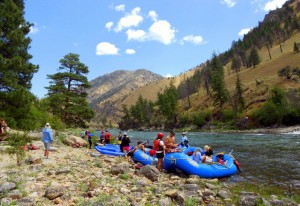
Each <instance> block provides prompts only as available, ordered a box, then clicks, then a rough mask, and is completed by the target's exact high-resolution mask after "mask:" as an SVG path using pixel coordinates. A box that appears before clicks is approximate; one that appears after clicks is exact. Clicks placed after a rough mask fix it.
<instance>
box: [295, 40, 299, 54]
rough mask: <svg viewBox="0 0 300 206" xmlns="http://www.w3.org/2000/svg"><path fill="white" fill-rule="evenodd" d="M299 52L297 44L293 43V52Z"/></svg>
mask: <svg viewBox="0 0 300 206" xmlns="http://www.w3.org/2000/svg"><path fill="white" fill-rule="evenodd" d="M299 51H300V49H299V46H298V44H297V42H294V52H297V53H298V52H299Z"/></svg>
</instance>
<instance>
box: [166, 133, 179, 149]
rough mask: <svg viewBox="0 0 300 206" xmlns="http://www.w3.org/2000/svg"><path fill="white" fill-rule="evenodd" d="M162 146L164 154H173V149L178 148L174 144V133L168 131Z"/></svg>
mask: <svg viewBox="0 0 300 206" xmlns="http://www.w3.org/2000/svg"><path fill="white" fill-rule="evenodd" d="M164 144H165V151H166V152H174V151H175V148H177V147H178V144H175V132H174V131H173V130H172V131H170V134H169V135H168V136H167V137H166V139H165V141H164Z"/></svg>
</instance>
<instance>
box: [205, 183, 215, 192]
mask: <svg viewBox="0 0 300 206" xmlns="http://www.w3.org/2000/svg"><path fill="white" fill-rule="evenodd" d="M205 187H207V188H208V189H211V190H214V189H216V188H217V186H215V185H213V184H210V183H206V184H205Z"/></svg>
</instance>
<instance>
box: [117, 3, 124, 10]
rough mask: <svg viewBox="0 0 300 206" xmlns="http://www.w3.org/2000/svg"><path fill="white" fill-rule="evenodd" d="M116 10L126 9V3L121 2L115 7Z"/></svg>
mask: <svg viewBox="0 0 300 206" xmlns="http://www.w3.org/2000/svg"><path fill="white" fill-rule="evenodd" d="M115 10H116V11H125V5H124V4H120V5H118V6H116V7H115Z"/></svg>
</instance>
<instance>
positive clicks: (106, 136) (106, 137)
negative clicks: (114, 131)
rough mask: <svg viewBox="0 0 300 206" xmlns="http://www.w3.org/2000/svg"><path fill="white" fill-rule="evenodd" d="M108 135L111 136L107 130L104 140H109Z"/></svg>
mask: <svg viewBox="0 0 300 206" xmlns="http://www.w3.org/2000/svg"><path fill="white" fill-rule="evenodd" d="M110 136H111V134H110V133H109V132H107V133H106V134H105V140H110Z"/></svg>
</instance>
